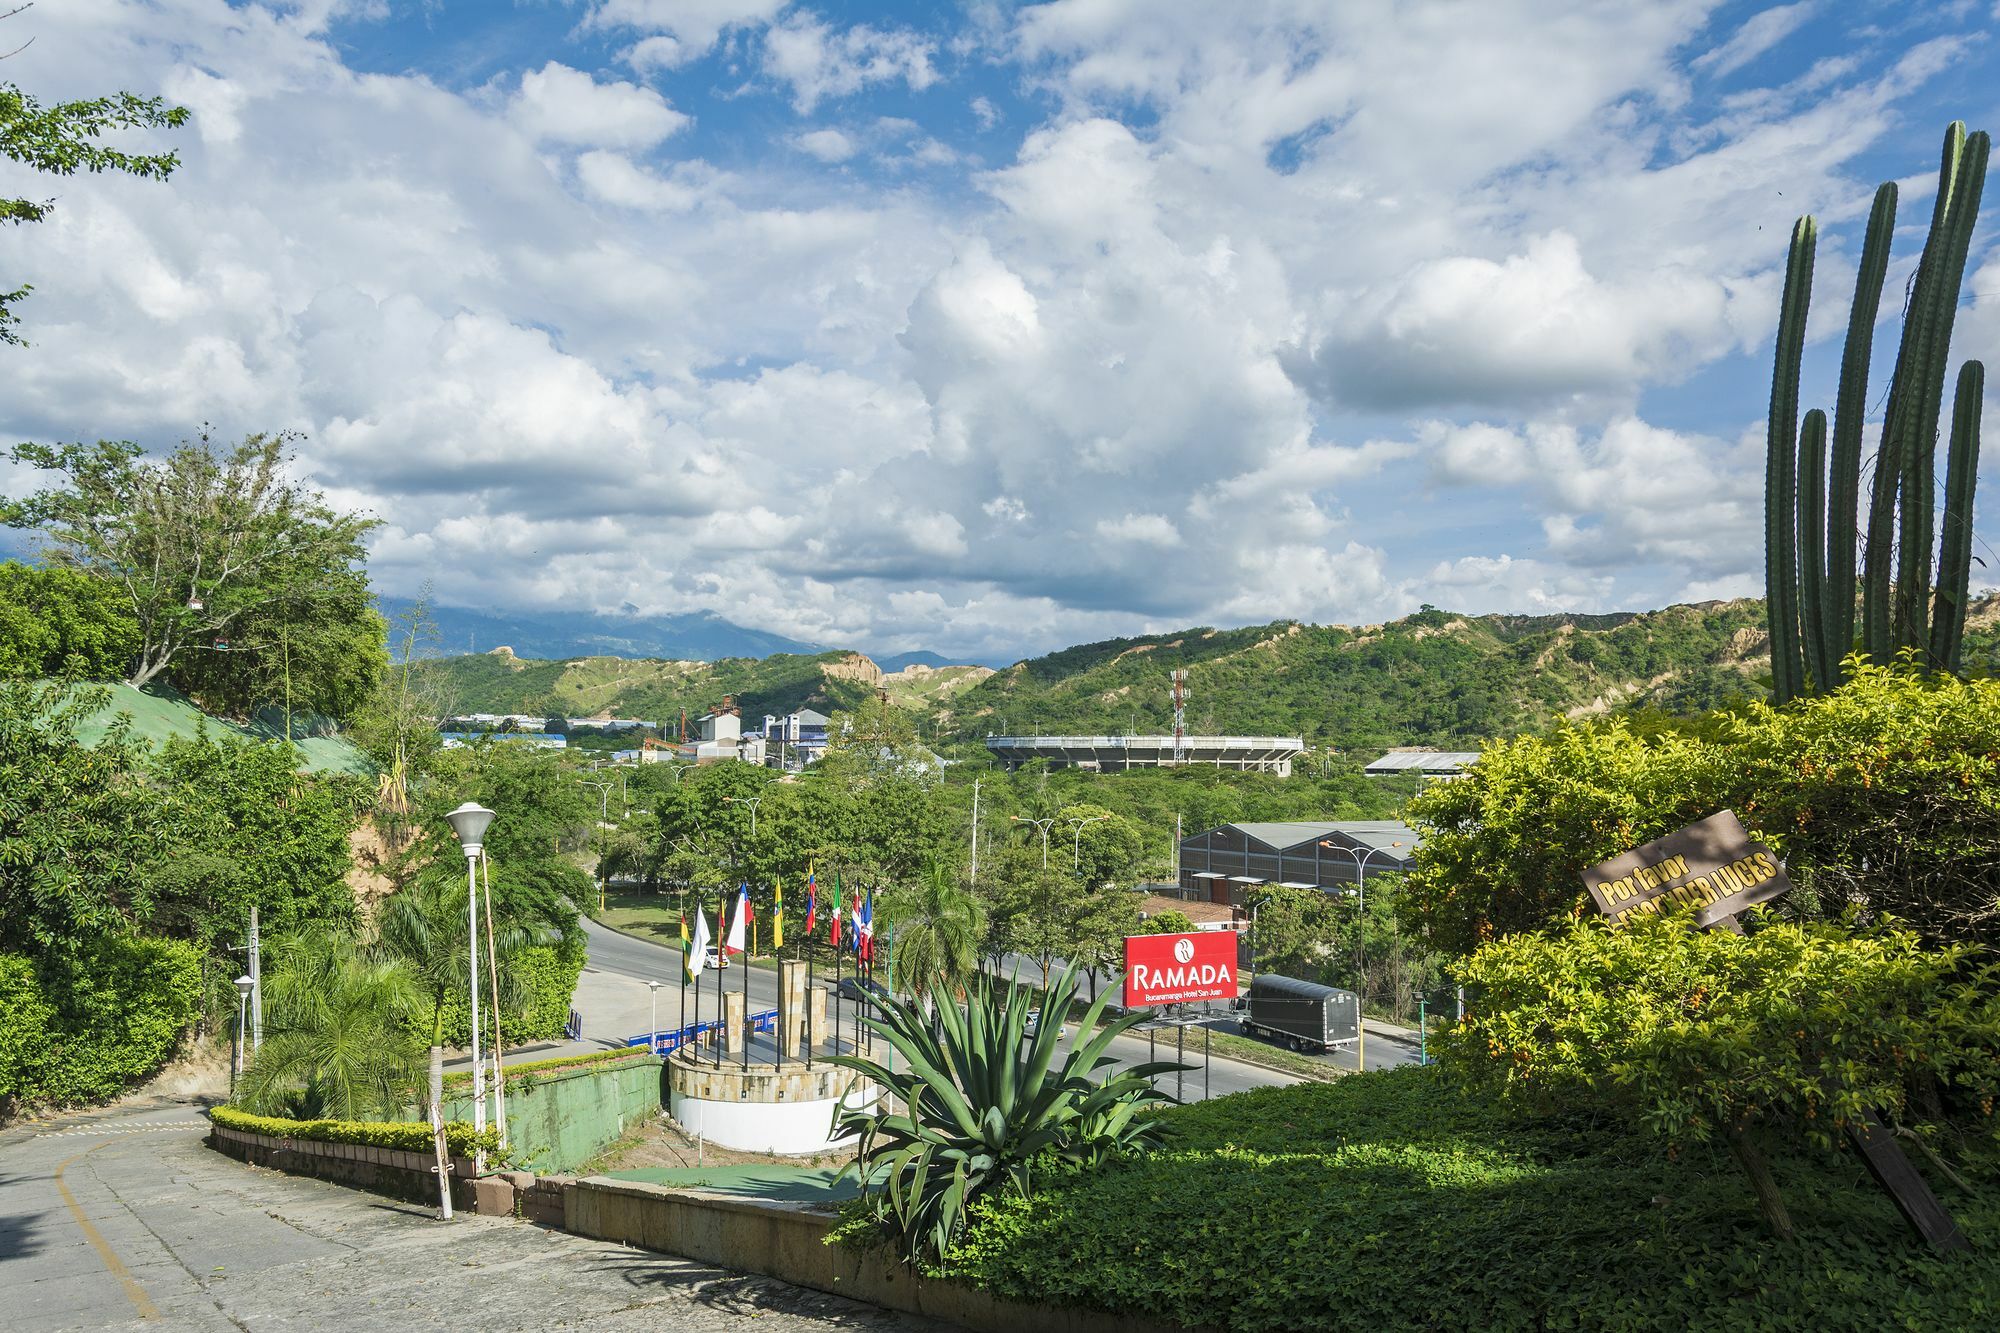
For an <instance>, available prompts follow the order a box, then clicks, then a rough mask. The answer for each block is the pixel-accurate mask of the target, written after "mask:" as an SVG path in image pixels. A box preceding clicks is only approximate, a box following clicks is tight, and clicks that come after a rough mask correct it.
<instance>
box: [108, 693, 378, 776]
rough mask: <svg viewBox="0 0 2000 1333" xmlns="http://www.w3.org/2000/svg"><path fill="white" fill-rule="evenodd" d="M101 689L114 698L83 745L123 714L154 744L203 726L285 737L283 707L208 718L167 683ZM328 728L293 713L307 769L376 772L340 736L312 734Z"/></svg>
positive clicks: (138, 735) (136, 734) (255, 736)
mask: <svg viewBox="0 0 2000 1333" xmlns="http://www.w3.org/2000/svg"><path fill="white" fill-rule="evenodd" d="M91 688H97V687H95V686H93V687H91ZM102 688H104V689H107V690H109V691H111V702H110V703H109V704H108V705H106V706H105V707H104V708H103V709H101V710H100V711H98V712H97V713H96V714H94V715H93V716H92V717H91V718H90V719H89V720H88V721H86V722H85V723H84V724H83V725H82V726H81V727H79V728H78V729H77V739H79V740H81V741H82V742H83V743H84V744H85V745H95V744H97V743H98V742H99V741H101V740H103V739H104V738H105V736H107V735H109V734H110V731H111V728H112V726H113V725H114V724H115V723H116V722H117V721H118V719H119V718H120V717H121V716H122V717H126V718H129V719H130V724H129V725H130V728H131V735H132V737H133V738H134V739H135V740H140V741H144V742H145V743H146V744H147V745H152V746H157V745H159V744H160V743H161V742H162V741H164V740H165V739H166V738H167V737H169V736H183V737H193V736H194V735H195V733H196V731H197V730H199V729H200V728H201V727H202V726H203V725H204V724H206V726H207V728H208V732H209V734H210V735H216V734H218V733H220V734H226V735H230V736H238V737H242V738H243V739H245V740H257V741H281V740H283V739H284V738H285V719H284V714H283V712H282V711H279V712H276V713H274V712H273V711H272V710H270V709H265V710H263V711H262V712H260V713H259V714H258V715H257V717H256V718H255V719H253V720H252V721H251V722H250V723H248V724H247V725H246V724H244V723H239V722H229V721H225V720H223V719H222V718H217V717H210V716H208V715H207V714H205V713H203V712H202V711H201V710H200V709H199V708H196V707H195V706H194V705H193V704H191V703H189V702H188V701H187V699H186V698H185V697H183V696H182V695H181V694H179V693H178V692H176V691H174V690H172V689H169V688H167V687H165V686H160V685H149V686H147V687H146V688H145V689H143V690H139V689H134V688H133V687H132V686H130V685H126V684H123V683H119V684H115V685H110V684H107V685H104V686H103V687H102ZM324 730H326V726H325V723H324V722H322V721H321V720H320V719H317V718H312V717H308V716H306V715H304V714H294V715H293V718H292V744H293V745H295V746H297V747H298V750H299V753H300V754H301V755H302V756H304V759H305V763H304V764H303V765H301V767H303V768H304V769H305V770H306V771H307V772H309V773H352V774H357V775H360V776H364V777H365V776H367V775H368V774H370V773H372V772H374V768H373V766H372V765H371V764H370V763H369V761H368V756H367V755H365V754H363V753H362V752H361V751H360V750H359V749H356V748H355V747H354V746H353V745H351V744H349V743H348V742H347V741H344V740H342V739H340V738H339V737H338V736H328V735H312V734H308V733H312V732H321V731H324Z"/></svg>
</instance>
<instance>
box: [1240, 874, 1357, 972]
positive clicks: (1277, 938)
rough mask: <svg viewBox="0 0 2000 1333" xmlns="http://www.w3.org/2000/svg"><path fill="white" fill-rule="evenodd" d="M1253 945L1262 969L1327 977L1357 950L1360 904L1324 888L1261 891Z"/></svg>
mask: <svg viewBox="0 0 2000 1333" xmlns="http://www.w3.org/2000/svg"><path fill="white" fill-rule="evenodd" d="M1252 906H1253V907H1254V908H1255V911H1256V916H1255V921H1256V924H1255V925H1254V926H1252V927H1251V931H1250V948H1251V954H1252V958H1253V960H1254V964H1255V967H1256V969H1257V970H1258V971H1259V972H1275V973H1278V974H1279V975H1281V976H1288V977H1298V978H1300V979H1301V980H1304V981H1323V980H1326V979H1327V978H1328V977H1329V975H1330V974H1332V973H1333V972H1335V971H1336V969H1337V968H1338V966H1339V962H1340V960H1341V959H1342V957H1343V956H1352V955H1353V953H1354V950H1355V938H1356V937H1355V921H1356V913H1355V906H1354V902H1353V900H1351V899H1348V898H1344V897H1341V896H1338V895H1336V894H1331V893H1325V892H1322V891H1321V890H1319V889H1286V888H1279V887H1277V886H1276V885H1272V886H1268V887H1266V888H1263V889H1260V890H1258V892H1257V896H1256V898H1255V900H1254V901H1253V903H1252Z"/></svg>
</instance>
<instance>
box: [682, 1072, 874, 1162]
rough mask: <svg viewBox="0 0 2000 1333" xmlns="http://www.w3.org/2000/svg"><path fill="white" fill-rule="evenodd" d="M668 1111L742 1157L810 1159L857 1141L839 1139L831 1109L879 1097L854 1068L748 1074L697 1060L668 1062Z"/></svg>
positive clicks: (867, 1102) (860, 1104)
mask: <svg viewBox="0 0 2000 1333" xmlns="http://www.w3.org/2000/svg"><path fill="white" fill-rule="evenodd" d="M667 1086H668V1105H667V1112H668V1114H669V1115H671V1116H673V1118H674V1119H675V1120H676V1121H677V1122H679V1124H680V1126H681V1128H682V1129H683V1130H685V1131H686V1132H687V1133H689V1134H698V1135H700V1136H702V1137H703V1138H705V1139H707V1140H708V1141H709V1142H710V1143H719V1144H721V1145H722V1146H723V1147H725V1148H734V1149H735V1150H737V1151H738V1152H767V1153H787V1154H800V1155H803V1154H808V1153H820V1152H826V1151H828V1150H830V1149H835V1148H840V1147H843V1146H846V1145H848V1144H851V1143H853V1142H854V1136H853V1135H848V1136H846V1137H844V1138H835V1137H834V1135H833V1113H834V1107H835V1106H836V1105H837V1104H839V1102H840V1100H841V1098H842V1097H843V1096H845V1097H846V1099H847V1105H848V1106H849V1107H853V1108H857V1109H858V1108H862V1107H868V1106H873V1105H874V1104H875V1102H876V1101H877V1099H878V1098H879V1097H880V1096H881V1093H880V1091H879V1090H878V1089H877V1088H876V1087H875V1085H874V1084H873V1083H870V1082H868V1081H867V1080H865V1079H863V1078H862V1077H861V1075H859V1074H857V1073H855V1072H854V1071H853V1070H851V1069H839V1068H836V1067H835V1066H833V1065H829V1064H823V1063H822V1064H815V1065H814V1066H813V1067H812V1068H811V1069H808V1068H806V1066H805V1065H804V1064H802V1063H799V1062H796V1061H790V1060H788V1061H786V1062H785V1063H784V1064H783V1065H772V1064H756V1063H753V1064H751V1065H750V1066H749V1068H747V1069H746V1068H744V1067H743V1066H742V1065H741V1064H739V1063H737V1062H735V1061H732V1060H729V1059H727V1058H725V1059H724V1060H723V1062H722V1064H721V1066H720V1067H719V1068H718V1067H717V1066H715V1065H713V1064H707V1063H703V1062H701V1061H700V1060H696V1061H693V1062H689V1061H687V1060H683V1059H679V1058H670V1059H668V1061H667Z"/></svg>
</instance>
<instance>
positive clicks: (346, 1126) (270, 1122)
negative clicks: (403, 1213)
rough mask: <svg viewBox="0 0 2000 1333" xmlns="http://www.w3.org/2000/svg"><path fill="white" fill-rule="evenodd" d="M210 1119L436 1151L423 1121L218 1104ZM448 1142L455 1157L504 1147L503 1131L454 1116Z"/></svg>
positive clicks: (292, 1135)
mask: <svg viewBox="0 0 2000 1333" xmlns="http://www.w3.org/2000/svg"><path fill="white" fill-rule="evenodd" d="M208 1118H209V1120H210V1121H211V1122H212V1123H214V1124H218V1125H221V1126H222V1127H223V1128H224V1129H236V1130H242V1131H243V1132H245V1133H248V1134H266V1135H269V1136H270V1137H272V1138H278V1139H307V1140H310V1141H312V1142H315V1143H359V1144H365V1145H367V1146H368V1147H371V1148H397V1149H401V1150H402V1151H404V1152H433V1151H435V1150H436V1138H435V1136H434V1135H433V1133H432V1130H431V1127H430V1126H429V1125H427V1124H424V1123H422V1122H420V1121H404V1122H401V1123H375V1122H369V1121H362V1120H283V1119H279V1118H278V1117H276V1116H265V1115H251V1114H250V1113H249V1112H248V1111H239V1110H237V1109H236V1108H235V1107H233V1106H218V1107H215V1108H214V1109H212V1110H210V1111H209V1113H208ZM444 1135H445V1143H446V1144H447V1145H448V1146H449V1148H450V1150H451V1154H452V1156H454V1157H470V1156H472V1153H473V1150H474V1149H475V1148H484V1149H485V1150H486V1151H487V1152H489V1153H490V1152H497V1151H498V1150H499V1148H500V1131H499V1130H497V1129H489V1130H487V1131H486V1133H485V1134H484V1135H480V1134H478V1133H476V1132H475V1131H474V1130H473V1128H472V1126H471V1125H468V1124H466V1123H465V1122H464V1121H462V1120H453V1121H451V1122H449V1123H447V1124H446V1125H445V1127H444Z"/></svg>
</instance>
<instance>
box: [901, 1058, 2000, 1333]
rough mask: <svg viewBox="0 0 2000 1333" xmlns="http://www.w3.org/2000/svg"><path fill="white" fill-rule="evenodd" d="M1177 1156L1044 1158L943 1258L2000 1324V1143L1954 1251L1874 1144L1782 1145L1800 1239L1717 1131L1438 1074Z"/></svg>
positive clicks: (1236, 1318) (1747, 1323) (1671, 1310)
mask: <svg viewBox="0 0 2000 1333" xmlns="http://www.w3.org/2000/svg"><path fill="white" fill-rule="evenodd" d="M1162 1118H1163V1120H1164V1122H1165V1125H1166V1127H1167V1129H1168V1131H1169V1134H1170V1140H1169V1142H1170V1147H1169V1148H1168V1149H1167V1150H1166V1151H1163V1152H1158V1153H1153V1154H1150V1155H1147V1156H1144V1157H1139V1158H1135V1159H1129V1160H1121V1161H1118V1162H1115V1163H1112V1164H1111V1165H1109V1166H1107V1167H1105V1168H1103V1169H1101V1170H1083V1169H1077V1170H1069V1171H1063V1172H1047V1173H1038V1175H1037V1178H1036V1185H1037V1188H1036V1191H1035V1195H1034V1197H1033V1198H1032V1199H1026V1200H1024V1199H1020V1198H1017V1197H1015V1196H1014V1195H1012V1194H1008V1193H999V1194H995V1195H993V1196H990V1198H989V1199H988V1200H987V1201H984V1202H982V1203H981V1204H979V1205H978V1206H976V1207H975V1208H974V1210H973V1220H972V1224H971V1226H970V1228H969V1230H968V1231H967V1233H966V1234H965V1236H964V1238H963V1240H962V1241H961V1242H960V1243H959V1244H958V1245H956V1246H955V1247H953V1248H952V1250H950V1251H949V1252H948V1253H947V1255H946V1256H945V1259H944V1261H943V1263H942V1264H939V1265H934V1266H932V1270H931V1271H933V1272H936V1273H939V1274H942V1275H947V1276H951V1277H955V1278H959V1279H962V1280H966V1281H970V1282H973V1283H974V1284H976V1285H979V1286H981V1287H984V1288H986V1289H988V1290H990V1291H993V1292H995V1293H996V1294H999V1295H1002V1296H1005V1297H1008V1298H1011V1299H1015V1300H1021V1301H1027V1302H1036V1303H1048V1304H1051V1305H1057V1306H1083V1307H1088V1308H1095V1309H1100V1310H1108V1311H1112V1312H1114V1313H1117V1314H1123V1315H1130V1316H1134V1317H1143V1318H1150V1319H1159V1320H1172V1321H1175V1322H1178V1323H1181V1324H1185V1325H1187V1326H1189V1327H1207V1328H1217V1329H1229V1330H1236V1331H1239V1333H1264V1331H1266V1330H1270V1331H1272V1333H1278V1331H1284V1333H1289V1331H1290V1330H1296V1329H1316V1330H1319V1329H1324V1330H1348V1329H1352V1330H1364V1331H1365V1333H1381V1331H1382V1330H1389V1329H1398V1330H1400V1329H1448V1330H1458V1329H1481V1330H1489V1329H1490V1330H1514V1329H1522V1330H1528V1329H1533V1330H1552V1329H1570V1330H1592V1331H1593V1333H1594V1331H1596V1330H1639V1329H1648V1330H1669V1331H1672V1333H1682V1331H1684V1330H1688V1329H1704V1330H1706V1329H1739V1330H1744V1331H1745V1333H1749V1331H1750V1330H1762V1329H1769V1328H1814V1329H1821V1328H1823V1329H1878V1328H1907V1329H1933V1328H1935V1329H1946V1328H1975V1327H1984V1326H1986V1325H1987V1324H1989V1323H1990V1322H1991V1319H1992V1312H1993V1310H1994V1309H1995V1308H1996V1303H2000V1265H1996V1263H1995V1261H1994V1259H1993V1252H1994V1247H1995V1246H1996V1245H2000V1188H1996V1187H2000V1161H1996V1160H1995V1159H1994V1157H1993V1156H1992V1155H1991V1154H1990V1153H1983V1154H1982V1155H1980V1156H1978V1157H1977V1158H1976V1159H1975V1160H1974V1161H1973V1162H1971V1163H1969V1164H1968V1167H1967V1170H1966V1175H1967V1176H1968V1180H1969V1183H1970V1184H1971V1185H1972V1186H1973V1187H1974V1188H1976V1189H1977V1190H1979V1193H1978V1194H1977V1195H1972V1194H1967V1193H1963V1192H1961V1191H1959V1190H1958V1189H1957V1188H1956V1187H1954V1186H1952V1185H1951V1184H1949V1183H1948V1182H1944V1181H1938V1182H1937V1183H1938V1185H1939V1189H1940V1193H1941V1196H1942V1198H1943V1200H1944V1202H1945V1204H1946V1206H1947V1207H1949V1208H1950V1209H1951V1210H1952V1212H1953V1214H1954V1216H1955V1218H1956V1219H1957V1221H1958V1223H1959V1225H1960V1227H1961V1228H1962V1229H1963V1230H1964V1231H1965V1233H1966V1235H1967V1236H1968V1238H1969V1239H1970V1240H1971V1242H1972V1246H1973V1251H1972V1253H1971V1254H1970V1255H1964V1256H1955V1257H1950V1258H1947V1257H1941V1256H1937V1255H1935V1254H1933V1253H1932V1252H1931V1251H1930V1250H1929V1249H1928V1248H1927V1247H1925V1246H1924V1245H1923V1244H1922V1242H1920V1241H1918V1240H1917V1239H1916V1238H1915V1237H1914V1236H1912V1235H1911V1233H1910V1231H1909V1229H1908V1228H1907V1226H1906V1225H1905V1224H1904V1222H1903V1220H1902V1218H1901V1216H1900V1215H1899V1214H1898V1213H1897V1211H1896V1209H1895V1207H1894V1205H1893V1204H1892V1203H1891V1202H1890V1200H1889V1198H1888V1196H1887V1195H1885V1194H1884V1193H1882V1192H1881V1191H1880V1190H1879V1189H1877V1188H1876V1187H1875V1186H1874V1185H1873V1183H1872V1182H1870V1181H1869V1180H1868V1178H1867V1176H1866V1173H1865V1172H1864V1171H1863V1170H1862V1169H1861V1167H1860V1165H1859V1164H1858V1163H1857V1162H1855V1161H1854V1160H1853V1159H1852V1158H1846V1157H1843V1158H1836V1159H1828V1158H1825V1157H1823V1156H1820V1155H1816V1154H1814V1155H1794V1154H1784V1155H1781V1156H1780V1157H1778V1158H1777V1159H1776V1160H1775V1161H1774V1163H1773V1168H1774V1170H1775V1172H1776V1174H1777V1176H1778V1178H1779V1179H1780V1180H1781V1181H1782V1182H1783V1184H1784V1188H1785V1190H1786V1192H1787V1194H1788V1196H1789V1197H1791V1198H1792V1200H1793V1202H1794V1210H1795V1213H1796V1215H1797V1218H1798V1222H1799V1228H1798V1231H1799V1238H1798V1240H1797V1242H1796V1243H1794V1244H1790V1245H1781V1244H1775V1243H1773V1242H1772V1241H1771V1240H1770V1238H1769V1237H1768V1235H1767V1234H1766V1233H1765V1231H1764V1229H1763V1228H1762V1227H1761V1226H1760V1225H1759V1223H1758V1217H1757V1211H1756V1206H1755V1203H1754V1200H1753V1199H1752V1197H1751V1194H1750V1192H1749V1191H1748V1190H1747V1189H1746V1188H1745V1187H1744V1185H1743V1183H1742V1181H1741V1180H1740V1178H1739V1177H1737V1176H1736V1175H1735V1173H1734V1172H1731V1171H1729V1170H1728V1169H1727V1161H1726V1159H1725V1158H1722V1157H1720V1156H1719V1155H1718V1153H1717V1152H1716V1151H1714V1150H1712V1149H1710V1148H1707V1147H1705V1146H1703V1145H1700V1144H1695V1145H1691V1146H1690V1147H1689V1148H1688V1149H1687V1150H1686V1151H1684V1152H1682V1153H1681V1154H1680V1155H1679V1156H1678V1157H1677V1158H1673V1159H1669V1158H1667V1157H1665V1156H1664V1155H1662V1154H1660V1153H1658V1152H1656V1151H1654V1150H1653V1149H1652V1148H1651V1146H1650V1145H1647V1144H1645V1143H1643V1142H1641V1143H1635V1142H1634V1141H1633V1137H1632V1131H1631V1130H1630V1129H1629V1128H1627V1127H1624V1126H1616V1125H1611V1126H1607V1125H1603V1124H1596V1125H1593V1124H1590V1123H1587V1122H1583V1121H1579V1120H1576V1119H1543V1120H1536V1121H1530V1122H1522V1121H1520V1120H1518V1119H1517V1118H1515V1117H1512V1116H1510V1115H1508V1114H1506V1113H1505V1112H1504V1111H1503V1110H1502V1109H1501V1108H1499V1107H1497V1106H1495V1105H1494V1104H1493V1102H1492V1101H1491V1100H1490V1099H1488V1098H1485V1097H1483V1096H1477V1095H1470V1094H1463V1093H1460V1092H1458V1091H1456V1090H1455V1089H1454V1087H1453V1085H1452V1084H1451V1083H1450V1081H1449V1080H1448V1079H1447V1078H1445V1077H1443V1076H1441V1075H1440V1074H1439V1072H1438V1071H1437V1070H1435V1069H1419V1068H1405V1069H1402V1070H1397V1071H1394V1072H1390V1073H1376V1074H1368V1075H1364V1076H1360V1077H1354V1078H1345V1079H1341V1080H1338V1081H1337V1082H1334V1083H1326V1084H1300V1085H1297V1086H1293V1087H1287V1088H1270V1089H1261V1090H1259V1091H1255V1092H1249V1093H1240V1094H1237V1095H1234V1096H1230V1097H1220V1098H1216V1099H1214V1100H1212V1101H1208V1102H1203V1103H1201V1104H1198V1105H1195V1106H1188V1107H1180V1108H1175V1109H1172V1110H1169V1111H1167V1112H1165V1114H1164V1116H1163V1117H1162Z"/></svg>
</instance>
